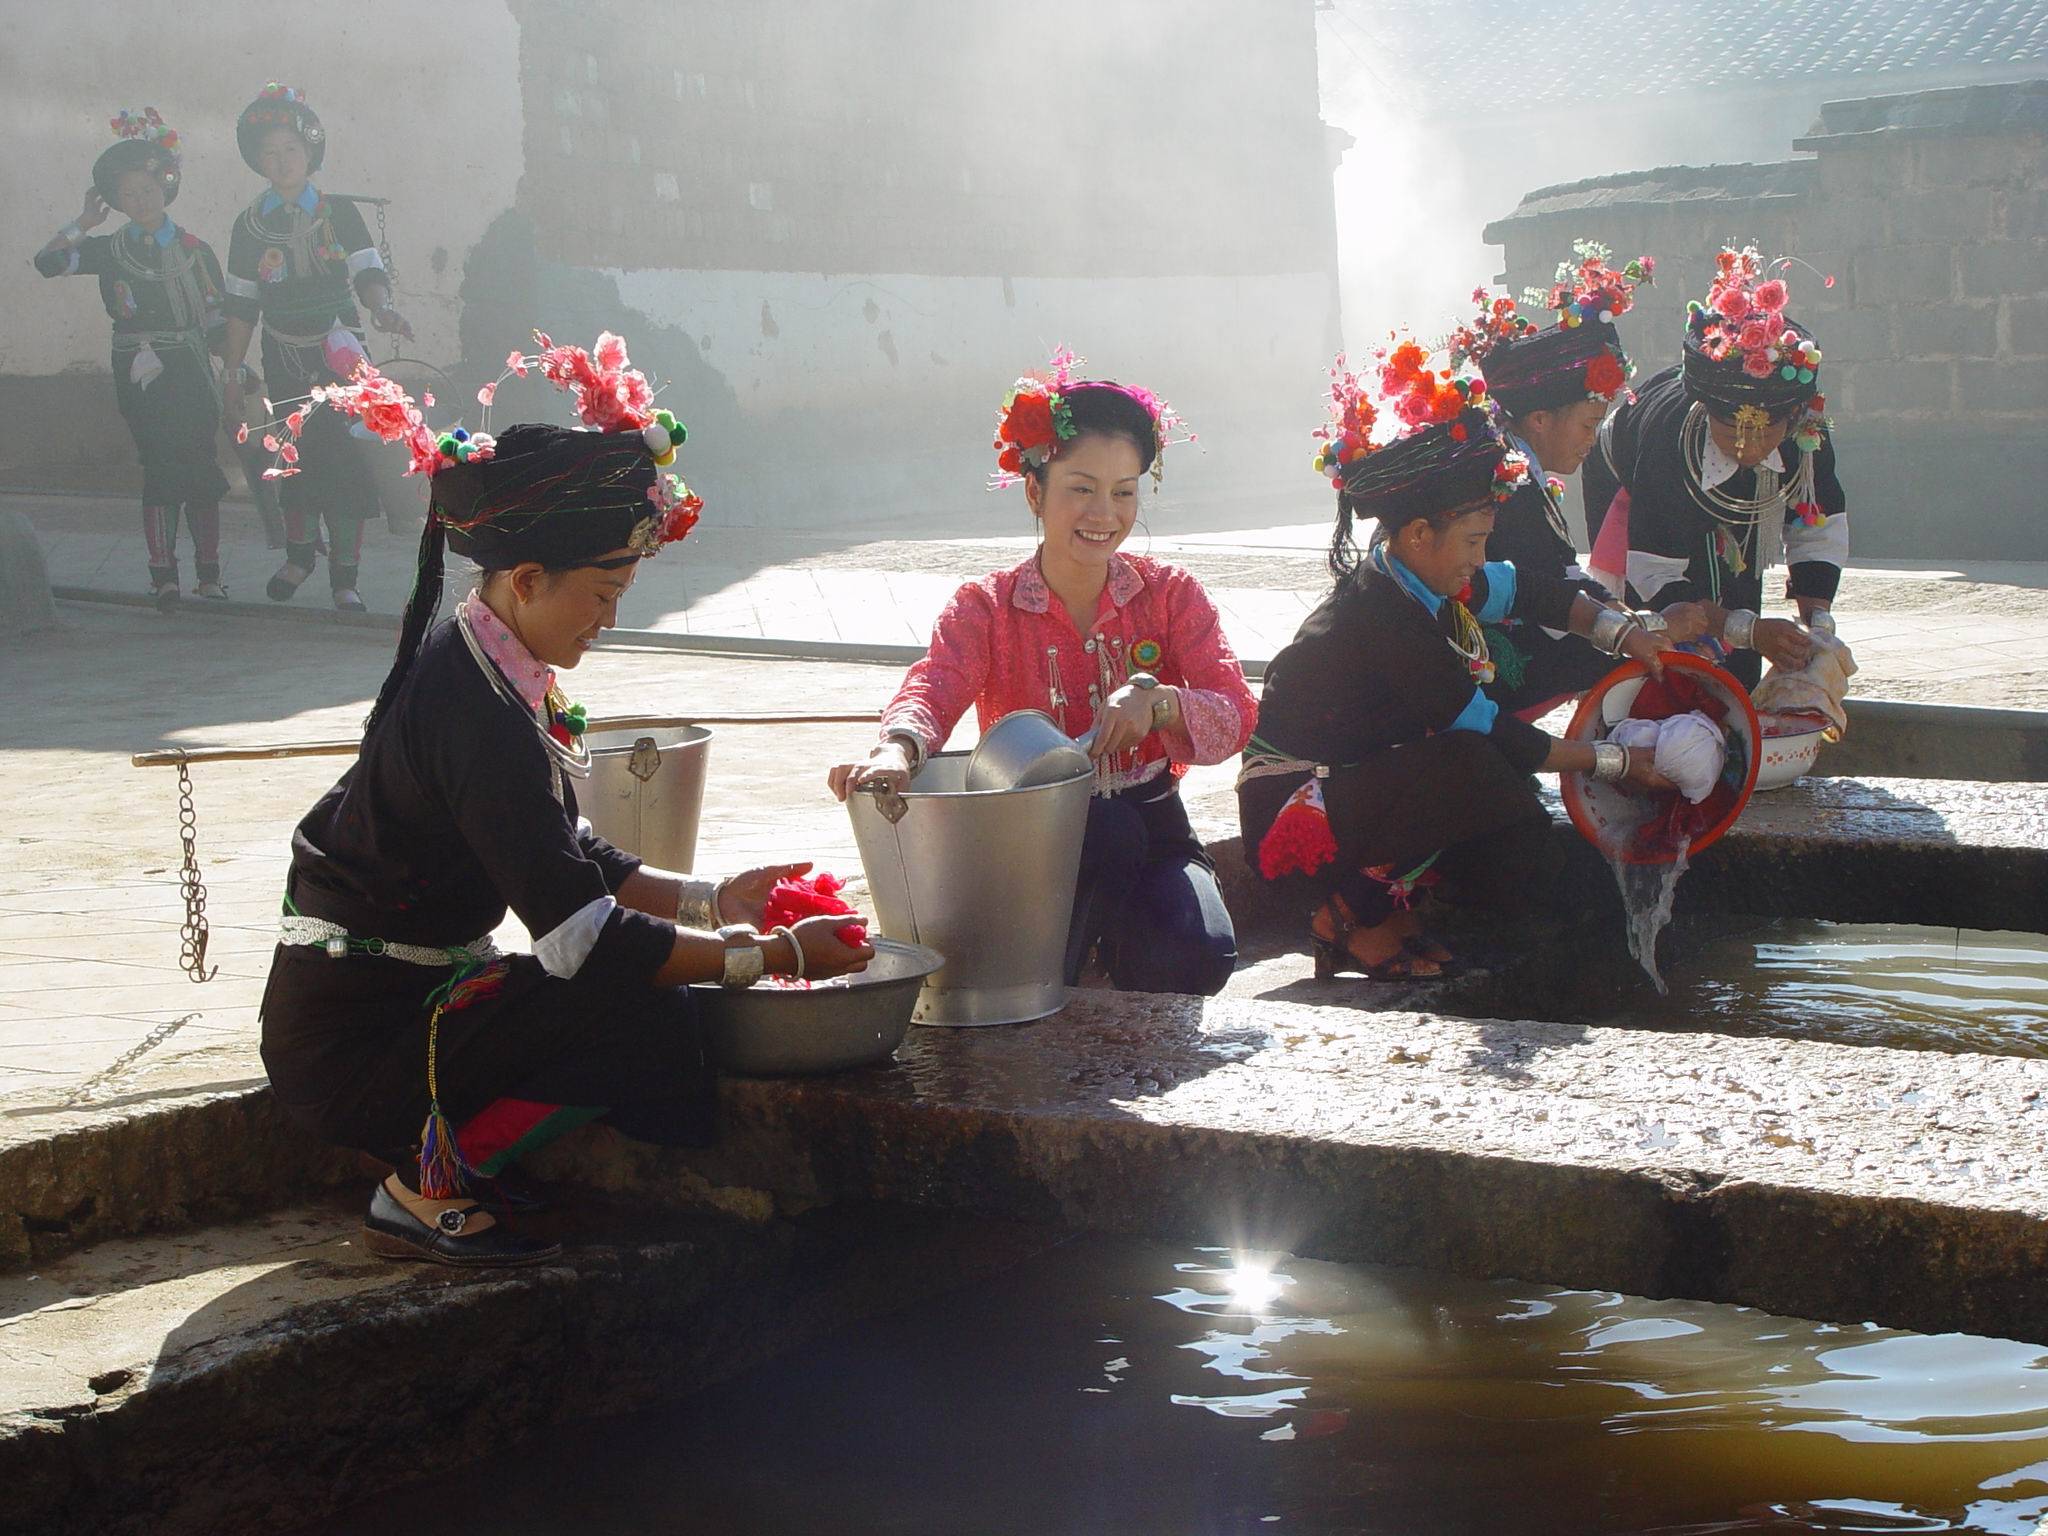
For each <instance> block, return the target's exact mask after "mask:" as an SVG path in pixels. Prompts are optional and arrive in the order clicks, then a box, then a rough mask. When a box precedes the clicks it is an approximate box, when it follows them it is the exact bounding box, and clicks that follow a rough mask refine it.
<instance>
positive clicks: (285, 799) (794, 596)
mask: <svg viewBox="0 0 2048 1536" xmlns="http://www.w3.org/2000/svg"><path fill="white" fill-rule="evenodd" d="M9 506H13V507H19V508H21V509H22V510H24V511H26V512H27V513H28V514H29V515H30V516H31V518H32V520H33V521H34V522H35V524H36V526H37V529H38V531H39V534H40V536H41V538H42V539H43V542H44V547H45V551H46V553H47V556H48V558H49V562H50V574H51V579H52V581H53V583H54V584H55V585H57V586H59V587H64V588H77V589H84V590H89V591H97V592H100V593H103V594H105V595H107V596H109V597H124V596H133V595H134V594H136V593H137V592H138V590H139V589H140V586H141V580H140V578H141V569H140V561H139V558H138V544H139V539H138V534H137V531H136V529H135V527H134V526H133V512H132V509H131V508H129V507H127V506H126V505H125V504H118V503H115V502H112V501H109V500H105V499H96V498H88V497H47V496H45V497H28V496H0V508H5V507H9ZM225 520H226V524H227V533H226V535H225V537H224V546H225V548H226V550H227V562H228V564H229V567H230V581H231V584H233V585H234V587H235V588H236V590H237V593H238V595H239V596H245V597H249V596H257V597H258V602H259V603H260V601H261V600H260V596H258V593H259V591H260V580H261V577H262V575H263V574H264V573H266V572H267V571H268V570H269V569H271V568H272V567H271V562H272V561H273V560H274V559H275V558H276V557H275V556H273V555H271V554H270V553H269V552H268V551H266V550H265V549H264V547H263V540H262V534H261V529H260V525H259V524H258V521H257V519H256V517H255V514H254V512H253V510H252V509H250V508H248V507H247V506H238V505H237V504H235V503H232V502H231V503H229V505H228V506H227V508H226V509H225ZM991 521H992V522H993V521H994V519H993V518H992V519H991ZM1322 537H1323V528H1322V525H1320V524H1302V525H1298V526H1293V527H1282V528H1270V529H1257V530H1249V531H1244V532H1240V533H1235V534H1204V535H1198V536H1194V537H1190V538H1187V539H1183V540H1178V541H1168V540H1164V539H1160V540H1156V541H1154V545H1153V547H1154V548H1155V550H1156V552H1158V553H1160V554H1161V555H1162V556H1163V557H1165V558H1171V559H1175V560H1178V561H1180V562H1182V563H1185V564H1186V565H1188V566H1189V567H1190V568H1191V569H1193V570H1194V571H1195V572H1196V573H1197V574H1199V575H1200V576H1201V577H1202V578H1203V580H1204V581H1205V583H1207V584H1208V585H1209V587H1210V590H1211V591H1212V592H1213V593H1214V595H1215V597H1216V599H1217V602H1218V604H1219V606H1220V607H1221V608H1222V610H1223V612H1224V614H1225V616H1226V625H1227V627H1228V630H1229V632H1230V634H1231V635H1232V637H1233V640H1234V642H1235V644H1236V646H1237V648H1238V650H1239V652H1240V654H1241V655H1243V656H1245V657H1247V658H1248V659H1263V658H1264V657H1267V656H1270V655H1271V654H1272V653H1273V651H1275V650H1276V649H1277V648H1278V647H1279V646H1280V645H1282V644H1284V643H1285V641H1286V640H1287V638H1288V637H1289V636H1290V635H1291V634H1292V632H1293V629H1294V627H1295V625H1296V624H1298V623H1299V621H1300V618H1301V616H1302V614H1303V613H1305V612H1306V611H1307V610H1308V608H1309V607H1311V606H1312V605H1313V604H1314V602H1315V601H1316V600H1317V599H1318V598H1319V596H1320V595H1321V592H1322V590H1323V588H1324V583H1325V582H1326V579H1327V578H1326V577H1325V575H1324V574H1323V572H1322V568H1321V565H1320V555H1319V553H1318V552H1317V546H1318V545H1319V543H1320V541H1321V539H1322ZM412 542H413V541H412V539H411V537H410V536H409V535H406V536H397V535H393V534H391V533H389V532H388V531H385V530H384V529H382V528H381V526H379V527H377V528H373V530H372V532H371V536H370V539H369V542H368V543H367V545H366V557H365V562H364V567H365V576H364V583H363V584H364V590H365V592H366V594H367V595H368V596H369V598H370V600H371V602H372V605H373V607H375V608H383V609H385V610H387V611H388V610H389V608H390V607H391V606H392V604H393V602H394V600H395V599H396V597H397V595H398V594H401V593H402V592H403V591H405V590H406V587H407V585H408V583H409V574H408V573H409V563H410V561H411V558H412ZM1142 542H1143V541H1142V540H1141V541H1140V543H1141V546H1142ZM1028 549H1029V543H1028V540H1026V539H1024V538H1022V537H1011V538H989V539H981V540H936V541H930V542H923V543H870V544H858V543H845V542H840V543H833V542H830V541H824V540H819V539H816V538H799V537H796V536H781V535H773V534H763V533H760V532H758V531H753V530H728V531H721V530H718V529H717V528H715V527H706V528H704V529H701V530H699V532H697V533H696V534H694V535H693V536H692V538H691V539H690V541H689V542H688V543H687V544H685V545H683V546H681V547H680V548H678V549H676V550H673V551H670V552H669V553H667V554H665V555H664V556H663V557H662V558H660V559H658V560H655V561H652V562H649V563H648V565H647V566H645V567H644V568H643V575H642V577H641V579H640V581H639V583H638V584H637V586H636V588H635V591H634V592H633V594H632V595H631V597H629V599H628V605H627V611H626V614H625V617H626V620H627V622H628V623H629V624H631V625H633V626H635V627H644V628H648V629H664V630H670V631H687V632H691V633H694V634H697V635H700V636H701V635H705V634H711V633H716V634H730V635H734V636H739V637H747V638H754V637H773V638H778V639H787V640H831V641H838V642H841V643H852V644H860V645H896V646H900V645H903V644H906V643H921V642H922V640H923V638H924V636H925V634H926V633H927V632H928V630H929V626H930V623H931V620H932V617H933V616H934V615H935V614H936V612H937V610H938V607H939V606H940V604H942V603H943V601H944V600H945V597H946V596H947V595H948V594H949V593H950V592H951V591H952V589H953V588H954V586H955V585H956V584H957V583H958V582H959V581H960V580H962V579H964V578H966V577H968V576H971V575H973V574H975V573H978V572H982V571H986V570H988V569H991V568H992V567H994V566H997V565H999V564H1007V563H1009V562H1011V561H1013V560H1015V559H1020V558H1022V557H1023V555H1024V554H1025V553H1026V552H1027V551H1028ZM186 610H187V611H183V612H180V613H178V614H175V615H172V616H162V615H158V614H156V613H155V612H153V611H151V610H149V609H147V608H137V607H132V606H119V605H115V604H106V603H97V602H84V603H65V604H62V605H60V613H61V616H62V622H63V626H64V627H63V628H62V629H61V630H59V631H56V632H52V633H45V634H40V635H30V636H26V637H17V638H15V639H12V640H0V665H4V668H5V672H6V675H8V676H9V678H10V680H11V682H13V683H14V684H16V685H18V686H16V687H12V688H10V690H9V691H10V693H11V694H12V695H13V697H14V698H16V699H18V700H24V701H27V703H28V705H29V708H28V709H27V710H22V709H20V708H17V709H14V710H10V711H7V712H5V714H4V715H0V751H4V752H5V753H6V758H5V762H6V764H7V767H8V770H9V772H8V788H9V795H8V809H7V812H6V817H5V825H4V827H0V839H4V840H0V977H4V978H5V980H6V981H7V982H8V986H7V987H6V989H5V991H4V993H0V1141H4V1140H6V1139H7V1138H8V1136H9V1135H10V1134H11V1133H17V1132H24V1131H28V1130H29V1129H30V1128H31V1126H32V1125H33V1126H34V1127H35V1128H36V1129H38V1130H40V1129H45V1128H47V1122H44V1121H43V1120H42V1117H43V1116H45V1115H48V1114H50V1113H51V1112H52V1111H53V1109H54V1108H55V1107H56V1106H59V1105H62V1104H63V1103H65V1102H66V1101H67V1100H69V1099H70V1098H71V1097H72V1096H73V1095H74V1094H76V1093H77V1092H78V1091H79V1090H80V1088H81V1086H82V1085H84V1084H86V1083H87V1082H88V1080H91V1079H93V1078H94V1077H95V1076H96V1075H97V1074H101V1073H103V1072H105V1071H106V1070H107V1069H108V1068H109V1067H111V1066H112V1065H113V1064H114V1063H115V1062H116V1061H117V1060H119V1059H120V1058H121V1057H122V1056H123V1055H124V1053H126V1052H128V1051H130V1050H131V1049H133V1048H134V1047H136V1046H138V1045H140V1044H142V1043H143V1041H144V1040H145V1039H147V1038H149V1037H150V1036H151V1035H152V1033H153V1032H157V1031H160V1030H163V1029H165V1028H166V1027H168V1026H172V1025H175V1026H176V1027H175V1030H174V1031H173V1032H172V1033H170V1034H169V1035H168V1037H167V1038H163V1039H162V1040H161V1041H160V1043H158V1044H156V1045H154V1046H152V1047H151V1048H150V1049H149V1050H148V1052H147V1053H146V1054H145V1055H144V1056H143V1057H142V1058H141V1059H140V1060H139V1061H138V1062H136V1063H135V1064H134V1065H131V1066H127V1067H124V1068H123V1069H122V1070H121V1072H120V1073H119V1075H118V1077H117V1078H116V1079H114V1080H111V1081H107V1082H104V1083H101V1084H99V1085H98V1086H97V1087H96V1088H95V1090H94V1094H93V1097H94V1098H96V1099H103V1098H105V1097H107V1096H109V1095H114V1094H120V1093H131V1092H135V1091H138V1089H139V1088H141V1087H145V1086H147V1085H148V1084H151V1083H154V1082H156V1081H157V1080H159V1079H166V1080H175V1081H184V1082H191V1081H208V1082H226V1081H238V1080H242V1079H246V1078H251V1077H255V1076H258V1075H260V1071H261V1068H260V1064H259V1063H258V1062H257V1060H256V1057H255V1051H254V1045H255V1029H256V1026H255V1010H256V1004H257V1001H258V999H259V997H260V995H261V991H262V981H263V976H264V974H265V970H266V966H267V961H268V955H269V950H270V945H271V936H272V933H273V923H274V919H275V914H276V911H277V899H278V893H279V891H280V889H281V883H282V879H283V872H284V868H285V864H286V856H287V844H288V838H289V832H290V828H291V825H292V823H293V822H294V821H295V820H296V819H297V817H298V816H299V815H300V814H301V813H302V812H303V811H304V810H305V808H306V807H307V806H308V805H310V804H311V802H312V801H313V800H314V799H315V798H316V797H317V796H318V794H319V793H320V791H321V790H322V789H324V788H325V787H326V785H327V784H329V783H330V782H332V779H333V778H334V776H335V775H336V774H337V773H339V772H340V771H341V768H342V766H343V763H344V760H342V759H335V758H318V759H310V760H305V761H282V762H266V763H247V764H226V765H219V766H209V767H202V768H201V769H199V770H197V771H196V773H195V775H194V787H195V795H196V803H197V811H198V818H199V819H198V852H199V856H200V859H201V866H202V872H203V876H204V880H205V883H206V887H207V915H208V918H209V921H210V925H211V931H212V938H211V941H210V947H209V950H208V963H209V965H218V967H219V974H218V975H217V976H216V977H215V978H214V979H213V980H212V981H210V982H208V983H206V984H205V985H203V986H195V985H194V984H193V983H192V982H191V981H190V980H188V979H187V977H186V976H185V974H184V973H183V972H182V971H181V970H180V969H179V966H178V961H179V927H180V923H181V920H182V913H183V904H182V902H181V899H180V894H179V884H178V872H179V864H180V853H181V850H180V844H179V841H178V836H177V785H176V779H175V775H174V774H173V773H172V772H171V771H169V770H149V771H142V770H136V769H132V768H130V767H129V766H128V764H127V759H128V756H129V754H130V753H132V752H135V751H139V750H145V749H148V748H153V747H160V746H169V745H184V746H215V745H249V744H267V743H276V742H288V741H302V740H308V739H318V738H333V737H347V736H351V735H353V734H354V733H355V730H356V727H357V724H358V722H359V721H360V719H361V717H362V714H363V712H364V710H365V709H366V708H367V703H368V700H369V698H370V697H371V695H372V694H373V693H374V691H375V688H376V685H377V683H378V681H379V680H380V679H381V677H382V675H383V672H384V669H385V666H386V664H387V661H388V658H389V654H390V645H391V636H390V631H389V629H388V628H387V627H385V626H383V625H366V626H360V627H359V626H344V625H337V624H333V623H330V622H323V621H324V620H326V619H328V618H329V617H330V615H329V614H328V612H327V610H326V608H325V604H324V581H323V580H321V579H320V578H316V579H315V580H314V581H313V582H311V583H309V584H308V586H307V587H306V588H305V589H304V590H302V591H301V593H300V595H299V598H298V599H297V600H296V601H295V602H294V603H292V604H289V605H282V606H280V607H278V608H277V609H275V610H272V609H270V608H269V607H268V606H267V605H265V606H263V607H262V608H261V609H260V611H259V612H258V614H257V615H256V616H250V615H245V614H242V613H236V614H233V615H229V614H224V613H219V612H207V611H205V610H204V607H203V605H201V604H198V603H196V602H194V603H188V604H187V605H186ZM1841 611H1842V613H1843V621H1842V631H1843V634H1844V636H1845V637H1846V638H1847V639H1849V640H1850V642H1851V643H1852V644H1853V646H1854V647H1855V649H1856V652H1857V656H1858V659H1859V662H1860V664H1861V667H1862V672H1861V674H1860V676H1859V678H1858V680H1857V688H1856V691H1857V693H1859V694H1861V695H1865V696H1871V697H1888V698H1902V699H1918V700H1927V701H1934V702H1944V703H1970V704H1978V705H2003V706H2011V707H2037V706H2044V705H2048V645H2044V644H2043V640H2044V638H2048V568H2044V567H2038V566H2014V565H2008V566H2002V567H1971V568H1968V569H1963V568H1954V567H1944V568H1938V569H1928V570H1907V569H1900V568H1879V569H1871V570H1864V569H1857V570H1852V571H1851V572H1850V574H1849V577H1848V579H1847V582H1846V584H1845V587H1844V593H1843V598H1842V603H1841ZM273 613H274V615H275V617H274V618H273V617H272V615H273ZM898 675H899V672H898V668H897V666H895V665H861V664H854V663H846V662H815V661H796V660H784V659H770V658H739V657H727V656H712V655H701V654H678V653H672V652H660V651H631V650H605V651H601V652H598V653H596V654H594V655H592V656H591V657H590V659H589V660H588V661H587V662H586V663H585V665H584V666H583V667H582V668H581V669H580V670H579V672H578V673H577V675H576V677H575V679H574V682H575V687H576V692H577V694H578V696H579V697H580V698H582V700H583V701H584V702H585V703H586V704H587V705H588V706H589V707H590V709H591V712H592V713H593V714H596V715H602V714H607V713H628V712H631V713H664V712H674V713H678V714H681V713H689V712H692V711H696V712H711V711H716V712H720V713H727V712H736V711H741V712H751V711H757V710H760V711H768V710H783V711H833V712H841V711H844V712H849V713H862V714H871V713H873V712H876V711H878V710H879V709H880V707H881V705H882V704H883V702H884V701H885V700H886V699H887V698H888V697H889V695H890V693H891V692H892V690H893V688H894V686H895V683H896V680H897V677H898ZM969 729H971V725H970V727H969ZM869 739H870V737H869V734H868V732H867V731H866V730H865V729H863V728H862V727H859V726H802V727H785V728H777V729H770V728H766V727H759V726H741V727H727V728H722V729H721V730H720V732H719V735H718V739H717V743H716V746H715V748H714V757H713V765H714V766H713V771H712V777H711V784H710V789H709V794H708V799H707V803H706V808H705V822H704V829H703V834H702V839H701V843H700V852H699V865H700V867H703V868H712V869H720V868H732V867H739V866H742V865H744V864H747V863H751V862H758V861H762V860H768V859H774V858H779V857H785V856H802V857H812V858H816V859H818V860H819V861H820V862H821V863H823V864H825V865H826V866H827V867H831V868H834V869H838V870H842V871H845V872H848V873H853V872H855V871H857V869H858V860H857V859H856V857H855V855H854V851H853V846H852V838H851V833H850V829H849V826H848V823H847V821H846V819H845V815H844V813H843V812H842V811H841V810H840V809H839V807H838V806H837V805H836V804H834V803H833V802H832V800H831V799H830V797H829V796H828V795H827V794H826V793H825V791H824V789H823V787H822V782H821V780H822V776H823V772H824V768H825V767H826V766H827V765H828V764H830V763H831V762H833V761H836V760H838V759H839V758H840V757H842V756H846V755H855V754H858V753H859V752H860V751H862V750H863V749H864V746H865V744H866V742H867V741H868V740H869ZM960 744H961V742H960V741H959V740H958V739H957V738H956V742H955V745H960ZM1230 773H1231V770H1230V769H1229V768H1228V767H1225V768H1220V769H1213V770H1204V771H1200V772H1198V773H1197V774H1196V775H1195V776H1194V777H1193V779H1192V780H1191V782H1190V784H1189V789H1190V791H1191V792H1192V793H1194V794H1195V795H1197V796H1203V797H1214V796H1216V795H1217V794H1219V793H1221V792H1223V791H1224V790H1225V788H1226V786H1227V784H1228V781H1229V777H1230ZM1301 963H1302V962H1301V959H1300V957H1298V956H1289V957H1282V958H1280V959H1277V960H1268V961H1265V962H1262V963H1261V964H1260V965H1259V966H1257V967H1256V968H1255V970H1254V971H1252V972H1250V973H1248V974H1246V975H1243V976H1241V977H1240V978H1239V980H1238V982H1237V983H1236V984H1235V985H1234V986H1233V991H1234V992H1248V991H1263V990H1266V989H1267V988H1269V987H1271V986H1273V985H1275V984H1279V983H1284V982H1285V981H1287V980H1290V979H1294V975H1293V972H1294V970H1295V969H1298V968H1299V967H1300V965H1301ZM24 1110H27V1111H28V1112H29V1117H28V1123H26V1124H25V1123H23V1121H22V1118H21V1116H22V1112H23V1111H24ZM9 1119H13V1121H14V1123H13V1124H12V1125H9V1124H8V1120H9Z"/></svg>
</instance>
